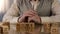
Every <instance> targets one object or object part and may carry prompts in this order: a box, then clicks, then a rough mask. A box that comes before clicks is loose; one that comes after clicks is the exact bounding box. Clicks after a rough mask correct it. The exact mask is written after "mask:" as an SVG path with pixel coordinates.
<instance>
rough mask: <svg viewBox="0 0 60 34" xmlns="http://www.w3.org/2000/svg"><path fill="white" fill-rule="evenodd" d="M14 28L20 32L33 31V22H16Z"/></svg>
mask: <svg viewBox="0 0 60 34" xmlns="http://www.w3.org/2000/svg"><path fill="white" fill-rule="evenodd" d="M16 30H17V31H20V32H33V31H34V23H18V24H17V25H16Z"/></svg>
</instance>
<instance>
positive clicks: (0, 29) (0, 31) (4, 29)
mask: <svg viewBox="0 0 60 34" xmlns="http://www.w3.org/2000/svg"><path fill="white" fill-rule="evenodd" d="M8 32H9V23H2V24H0V34H8Z"/></svg>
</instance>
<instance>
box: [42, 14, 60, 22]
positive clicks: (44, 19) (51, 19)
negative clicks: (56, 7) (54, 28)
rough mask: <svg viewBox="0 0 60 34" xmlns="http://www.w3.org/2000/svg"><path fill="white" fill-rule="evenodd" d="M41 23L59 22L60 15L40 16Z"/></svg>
mask: <svg viewBox="0 0 60 34" xmlns="http://www.w3.org/2000/svg"><path fill="white" fill-rule="evenodd" d="M41 21H42V23H46V22H47V23H56V22H60V15H57V16H51V17H41Z"/></svg>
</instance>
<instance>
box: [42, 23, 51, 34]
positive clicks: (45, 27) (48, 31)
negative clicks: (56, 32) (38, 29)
mask: <svg viewBox="0 0 60 34" xmlns="http://www.w3.org/2000/svg"><path fill="white" fill-rule="evenodd" d="M43 28H44V32H45V33H50V29H51V24H50V23H44V24H43Z"/></svg>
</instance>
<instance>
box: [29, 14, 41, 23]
mask: <svg viewBox="0 0 60 34" xmlns="http://www.w3.org/2000/svg"><path fill="white" fill-rule="evenodd" d="M28 21H29V22H35V23H41V18H40V17H39V16H38V15H37V14H36V15H35V16H32V17H29V19H28Z"/></svg>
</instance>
